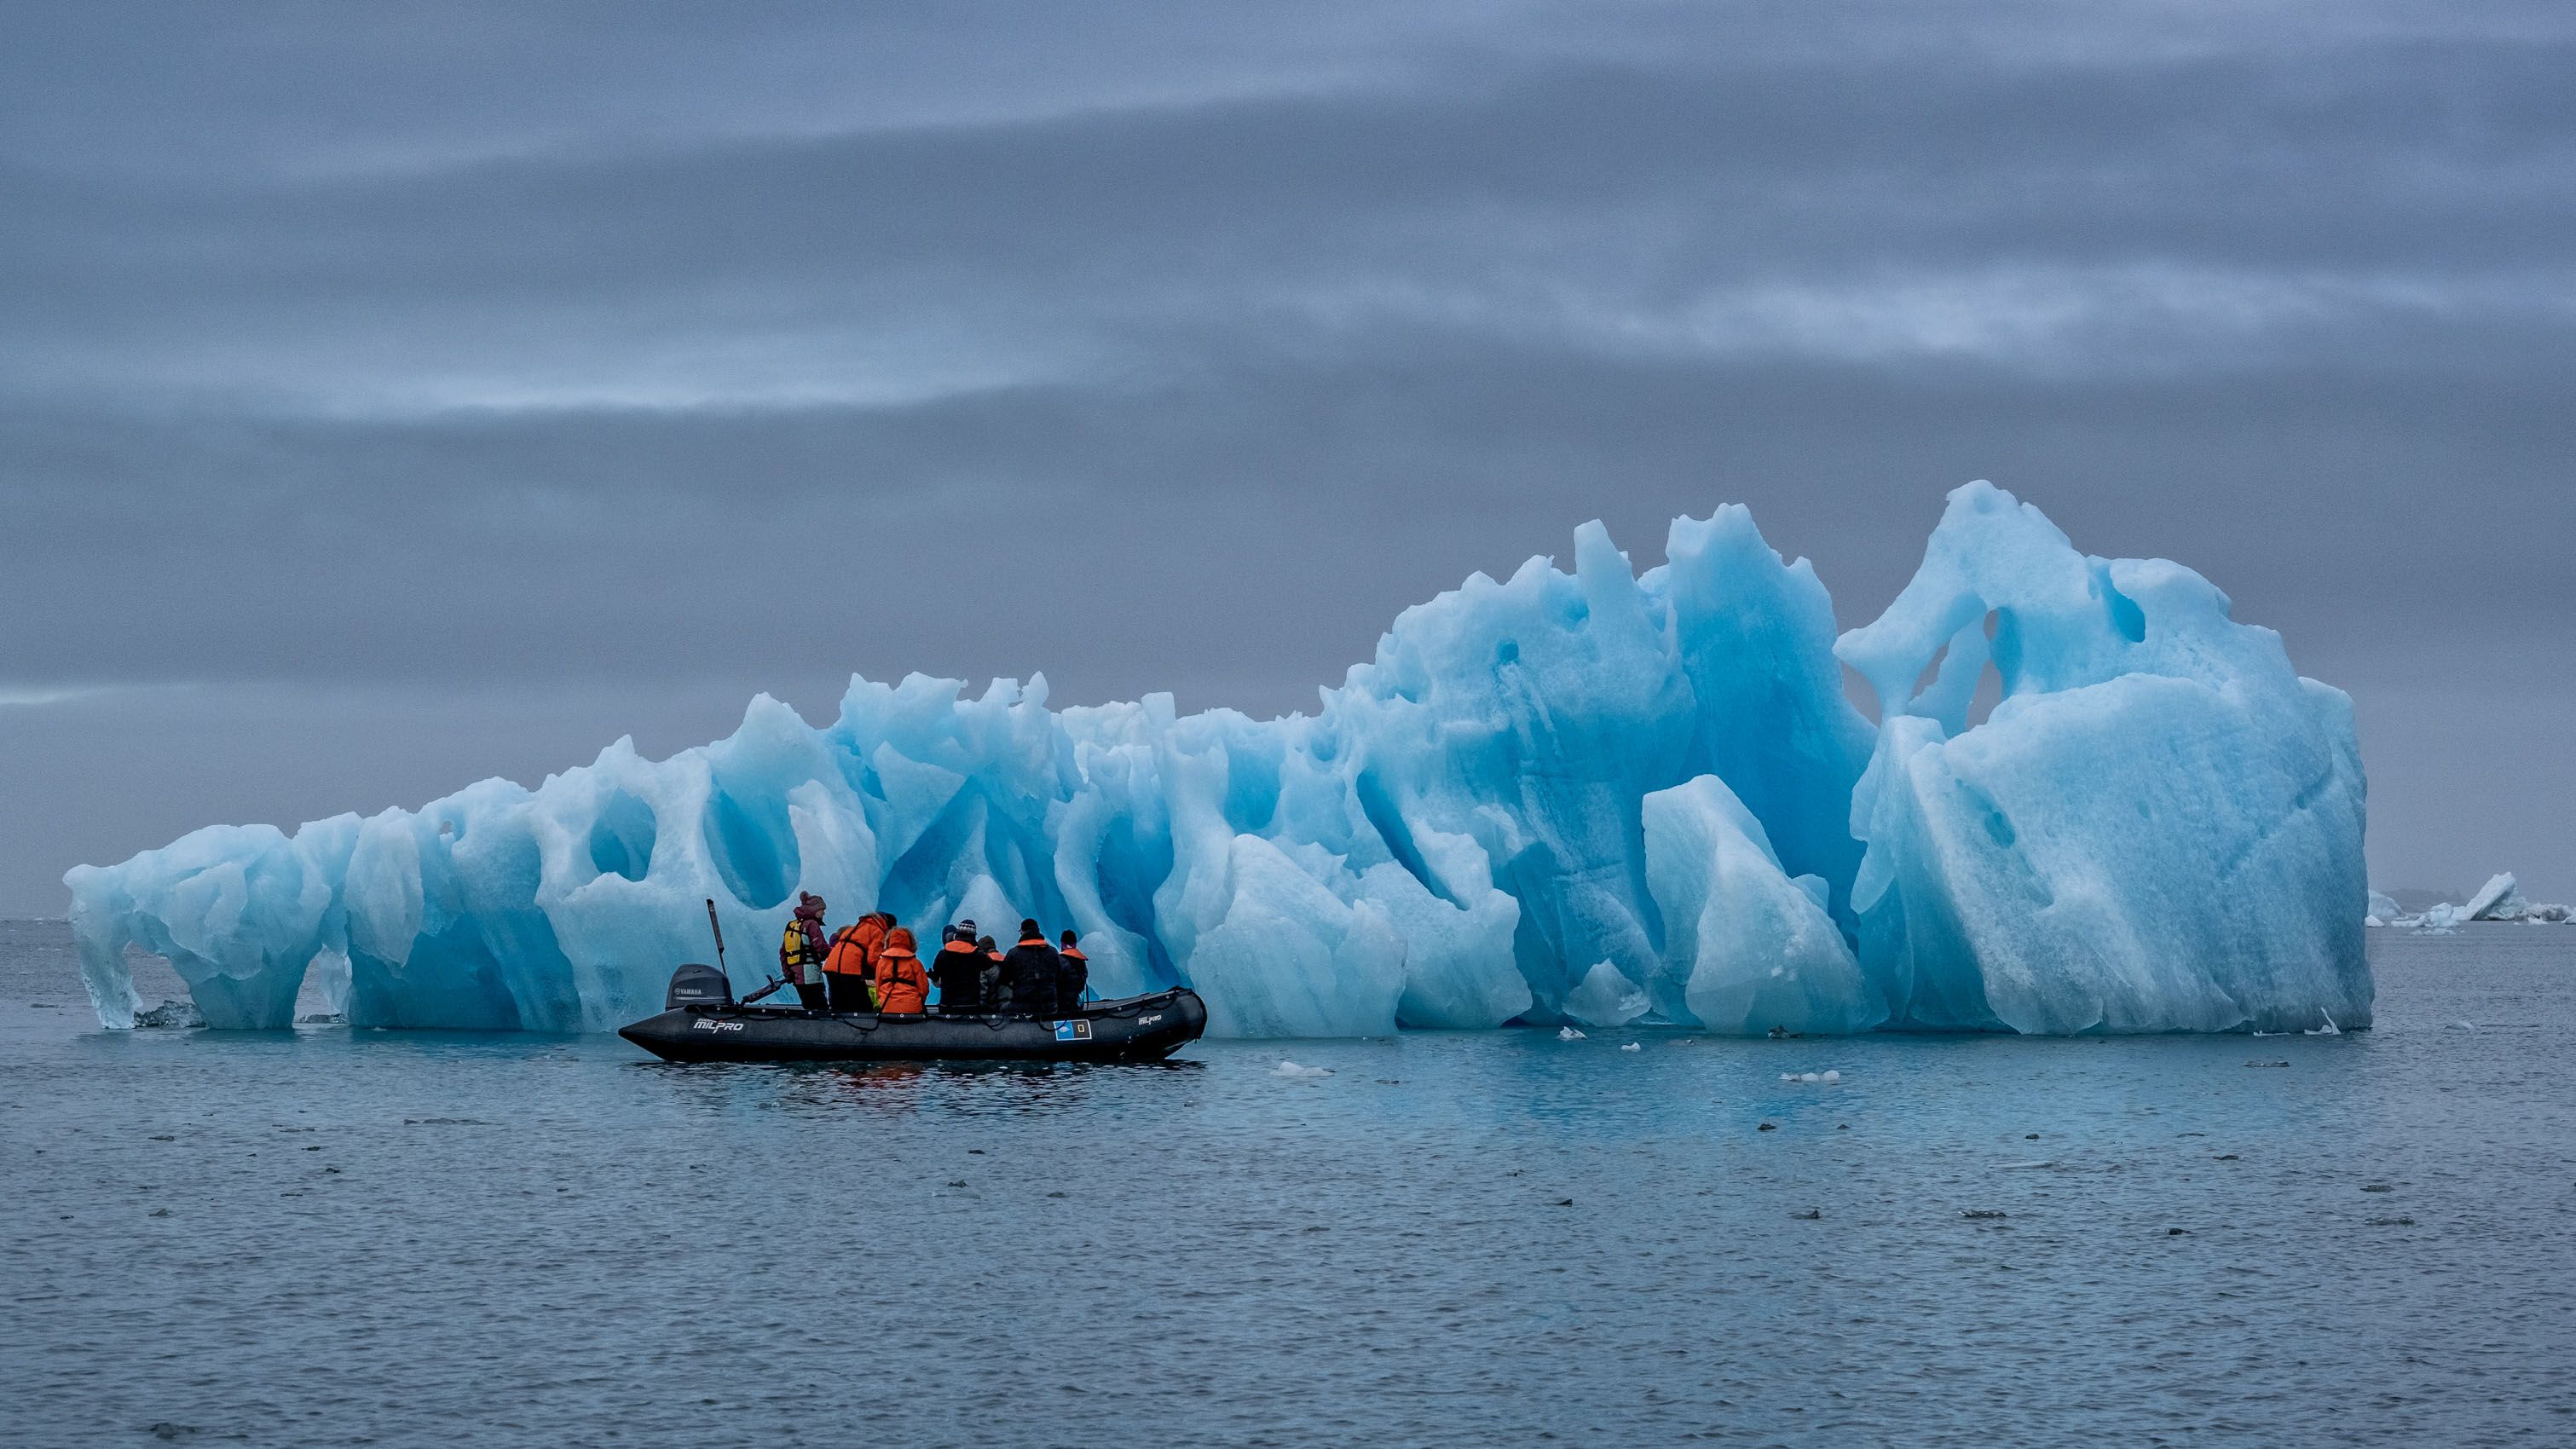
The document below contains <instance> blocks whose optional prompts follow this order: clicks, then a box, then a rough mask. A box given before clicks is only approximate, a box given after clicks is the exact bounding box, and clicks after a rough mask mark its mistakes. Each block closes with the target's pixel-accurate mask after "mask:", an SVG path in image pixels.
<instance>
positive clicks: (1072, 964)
mask: <svg viewBox="0 0 2576 1449" xmlns="http://www.w3.org/2000/svg"><path fill="white" fill-rule="evenodd" d="M1055 959H1056V961H1057V963H1058V965H1057V967H1056V973H1055V1009H1056V1014H1057V1015H1059V1016H1063V1015H1069V1014H1071V1013H1073V1012H1076V1011H1080V1010H1081V1009H1082V994H1083V993H1084V992H1086V991H1088V990H1090V989H1091V958H1090V957H1088V956H1085V955H1084V954H1082V947H1081V946H1079V945H1077V944H1076V943H1075V937H1074V934H1073V932H1072V930H1071V929H1070V928H1068V929H1067V930H1066V931H1065V933H1064V944H1063V945H1061V946H1058V947H1056V949H1055Z"/></svg>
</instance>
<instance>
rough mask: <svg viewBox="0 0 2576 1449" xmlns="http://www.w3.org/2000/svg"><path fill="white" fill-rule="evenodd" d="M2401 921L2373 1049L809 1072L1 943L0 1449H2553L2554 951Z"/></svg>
mask: <svg viewBox="0 0 2576 1449" xmlns="http://www.w3.org/2000/svg"><path fill="white" fill-rule="evenodd" d="M2371 934H2372V945H2373V948H2374V950H2375V951H2376V953H2377V962H2378V970H2379V983H2380V997H2379V1000H2380V1022H2381V1025H2380V1027H2379V1029H2378V1030H2375V1031H2371V1032H2368V1033H2353V1034H2349V1035H2345V1036H2340V1037H2316V1038H2311V1037H2288V1038H2261V1039H2254V1038H2246V1037H2231V1038H2224V1039H2187V1038H2163V1039H2147V1040H2136V1039H2131V1040H2113V1041H2025V1040H2009V1039H1988V1038H1966V1039H1941V1038H1896V1037H1872V1038H1864V1039H1860V1040H1806V1041H1779V1042H1774V1041H1751V1042H1746V1041H1719V1040H1706V1039H1700V1038H1693V1037H1687V1036H1681V1035H1677V1034H1671V1033H1661V1032H1645V1031H1628V1032H1621V1031H1597V1032H1594V1033H1593V1034H1592V1035H1591V1036H1590V1037H1589V1038H1588V1039H1586V1040H1582V1041H1572V1042H1568V1041H1560V1040H1558V1039H1557V1038H1556V1036H1555V1035H1554V1033H1552V1032H1536V1031H1513V1032H1496V1033H1486V1034H1480V1035H1421V1036H1407V1037H1404V1038H1402V1039H1399V1040H1392V1041H1340V1042H1296V1043H1222V1042H1212V1043H1202V1044H1200V1045H1199V1046H1198V1047H1196V1048H1194V1049H1192V1050H1191V1051H1190V1052H1188V1053H1187V1054H1186V1057H1187V1059H1186V1060H1184V1061H1181V1062H1179V1063H1176V1064H1173V1065H1169V1066H1164V1067H1143V1068H1139V1067H1128V1068H1092V1069H1055V1070H1045V1069H1037V1070H1030V1069H997V1070H947V1069H921V1068H879V1069H874V1070H831V1069H812V1068H759V1067H671V1066H664V1065H659V1064H655V1063H652V1062H650V1061H648V1060H646V1059H644V1058H643V1056H642V1055H641V1054H640V1053H638V1052H636V1051H634V1050H632V1049H630V1048H628V1047H627V1046H626V1045H625V1044H624V1043H623V1042H620V1041H617V1040H615V1039H614V1038H608V1039H548V1038H529V1037H522V1036H470V1035H451V1034H429V1033H378V1032H352V1031H349V1030H347V1029H345V1028H338V1027H308V1028H303V1029H299V1030H297V1031H295V1032H292V1033H281V1034H275V1035H265V1036H254V1035H223V1034H216V1033H208V1032H184V1031H139V1032H132V1033H107V1032H102V1031H99V1030H97V1029H96V1028H95V1026H94V1024H93V1021H92V1018H91V1017H90V1014H89V1011H88V1008H87V1004H86V1002H85V1000H84V999H83V998H82V997H81V995H80V992H79V987H78V986H77V984H75V982H74V979H73V975H72V965H71V955H70V941H69V935H68V930H67V928H65V927H64V926H62V925H61V924H59V923H43V922H18V923H0V1073H5V1082H0V1087H5V1090H0V1163H5V1166H6V1172H7V1181H8V1190H7V1198H6V1201H7V1203H8V1206H9V1220H8V1224H7V1228H8V1231H7V1232H6V1233H5V1234H0V1302H5V1303H6V1305H7V1307H6V1310H5V1312H0V1439H5V1440H6V1441H7V1442H10V1443H13V1444H27V1445H57V1444H59V1445H98V1444H116V1443H127V1442H132V1443H153V1442H159V1441H163V1440H176V1441H181V1442H191V1443H217V1442H228V1441H229V1442H246V1443H253V1444H261V1445H306V1444H313V1445H338V1444H380V1445H411V1444H476V1445H497V1444H542V1445H559V1444H597V1445H614V1444H690V1445H734V1444H742V1445H765V1446H767V1445H779V1444H797V1443H815V1444H842V1443H853V1442H882V1443H887V1444H902V1445H929V1444H958V1445H1021V1444H1029V1445H1039V1444H1103V1445H1108V1444H1135V1443H1183V1442H1214V1443H1225V1444H1246V1445H1264V1444H1350V1443H1373V1444H1389V1445H1398V1444H1401V1445H1412V1444H1498V1443H1507V1442H1528V1441H1539V1440H1571V1441H1581V1442H1598V1443H1614V1444H1662V1443H1674V1442H1682V1441H1690V1440H1715V1441H1719V1442H1726V1443H1748V1444H1761V1443H1780V1444H1863V1443H1893V1442H1901V1443H1912V1444H1957V1445H2017V1444H2075V1443H2121V1444H2186V1445H2219V1444H2227V1445H2235V1444H2392V1445H2424V1444H2445V1445H2473V1444H2507V1443H2537V1444H2566V1443H2570V1442H2576V1358H2571V1348H2570V1345H2571V1344H2576V1073H2571V1071H2570V1070H2569V1068H2570V1066H2571V1052H2570V1046H2569V1043H2570V1033H2571V1029H2576V928H2534V927H2521V926H2505V927H2486V928H2471V929H2470V930H2468V931H2466V932H2464V933H2462V934H2461V935H2458V936H2455V937H2448V938H2439V937H2418V936H2412V935H2404V934H2399V933H2393V932H2373V933H2371ZM1630 1043H1635V1044H1636V1045H1637V1046H1638V1047H1639V1049H1638V1050H1635V1051H1628V1050H1624V1049H1623V1048H1624V1047H1626V1046H1627V1045H1628V1044H1630ZM1283 1057H1287V1058H1293V1059H1294V1060H1295V1061H1296V1062H1298V1063H1300V1064H1306V1065H1313V1066H1321V1067H1325V1068H1329V1069H1330V1070H1331V1072H1332V1075H1330V1076H1327V1077H1311V1078H1299V1077H1288V1076H1282V1075H1279V1074H1278V1064H1279V1062H1280V1060H1281V1059H1282V1058H1283ZM1828 1068H1830V1069H1834V1070H1838V1071H1840V1072H1841V1073H1842V1076H1843V1080H1842V1081H1841V1083H1840V1084H1839V1085H1834V1086H1825V1085H1822V1084H1818V1085H1807V1084H1804V1083H1798V1084H1790V1083H1785V1082H1782V1081H1781V1080H1780V1075H1781V1073H1783V1072H1800V1073H1803V1072H1807V1071H1823V1070H1825V1069H1828ZM1766 1123H1768V1124H1771V1126H1772V1127H1773V1128H1774V1129H1775V1130H1771V1131H1763V1130H1761V1128H1762V1126H1763V1124H1766ZM1987 1215H1997V1216H1987Z"/></svg>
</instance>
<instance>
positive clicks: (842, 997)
mask: <svg viewBox="0 0 2576 1449" xmlns="http://www.w3.org/2000/svg"><path fill="white" fill-rule="evenodd" d="M893 929H894V917H892V916H890V915H887V914H886V913H885V912H883V911H870V912H869V913H868V914H866V915H864V916H861V917H859V918H858V920H857V921H855V922H853V923H852V924H850V925H846V926H843V927H842V928H841V932H840V934H839V935H837V936H834V937H833V938H832V950H831V953H830V954H829V955H827V956H825V957H824V958H823V982H824V986H825V988H826V990H827V991H828V992H829V993H830V995H831V998H832V1009H833V1010H834V1011H874V1010H876V1003H875V1002H874V1001H871V1000H870V999H869V998H868V978H869V977H870V976H873V975H875V974H876V969H877V954H876V953H877V948H878V947H879V946H882V945H884V944H885V937H886V932H888V931H891V930H893Z"/></svg>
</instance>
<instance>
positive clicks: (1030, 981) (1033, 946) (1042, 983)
mask: <svg viewBox="0 0 2576 1449" xmlns="http://www.w3.org/2000/svg"><path fill="white" fill-rule="evenodd" d="M1056 970H1057V962H1056V954H1055V948H1054V947H1053V946H1050V945H1048V944H1047V938H1046V932H1044V931H1041V930H1039V929H1038V923H1037V922H1035V921H1022V922H1020V943H1019V944H1018V945H1016V946H1013V947H1012V948H1011V954H1009V955H1008V956H1005V957H1003V958H1002V983H1003V987H1004V989H1005V990H1007V991H1009V992H1010V1008H1009V1009H1010V1010H1011V1011H1012V1012H1013V1013H1014V1014H1016V1015H1021V1016H1053V1015H1055V978H1056Z"/></svg>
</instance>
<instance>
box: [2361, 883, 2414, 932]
mask: <svg viewBox="0 0 2576 1449" xmlns="http://www.w3.org/2000/svg"><path fill="white" fill-rule="evenodd" d="M2403 914H2404V912H2403V911H2401V910H2400V909H2399V908H2398V905H2397V900H2396V898H2395V897H2394V896H2386V895H2382V894H2380V893H2379V892H2378V891H2372V892H2371V893H2370V904H2369V905H2368V906H2367V907H2365V908H2364V911H2363V916H2362V924H2363V925H2366V926H2384V925H2387V924H2388V923H2389V922H2391V921H2394V920H2396V919H2397V918H2398V917H2399V916H2400V915H2403Z"/></svg>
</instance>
